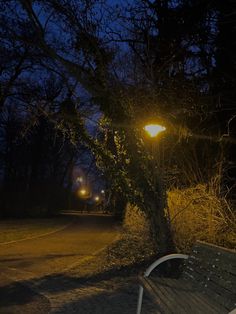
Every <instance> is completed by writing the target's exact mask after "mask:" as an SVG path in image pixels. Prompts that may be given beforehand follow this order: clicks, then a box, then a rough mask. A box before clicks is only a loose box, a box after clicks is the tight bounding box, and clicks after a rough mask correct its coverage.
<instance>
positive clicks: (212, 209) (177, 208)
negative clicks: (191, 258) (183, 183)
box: [168, 185, 236, 252]
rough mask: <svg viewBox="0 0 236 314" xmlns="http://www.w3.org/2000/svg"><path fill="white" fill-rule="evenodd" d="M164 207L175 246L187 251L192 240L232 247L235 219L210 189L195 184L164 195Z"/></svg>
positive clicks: (234, 241)
mask: <svg viewBox="0 0 236 314" xmlns="http://www.w3.org/2000/svg"><path fill="white" fill-rule="evenodd" d="M168 207H169V216H170V220H171V225H172V230H173V236H174V240H175V243H176V246H177V247H178V249H179V250H181V251H186V252H188V251H189V250H190V248H191V246H192V245H193V243H194V242H195V241H196V240H202V241H206V242H209V243H213V244H217V245H221V246H225V247H228V248H235V247H236V217H235V213H234V212H233V210H232V209H231V208H230V206H229V204H227V202H226V201H225V200H224V199H219V198H218V197H217V196H216V193H215V192H214V190H213V189H209V188H207V187H206V186H205V185H197V186H195V187H192V188H187V189H184V190H179V189H174V190H172V191H169V192H168Z"/></svg>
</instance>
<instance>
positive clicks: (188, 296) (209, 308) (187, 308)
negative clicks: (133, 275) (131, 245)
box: [137, 242, 236, 314]
mask: <svg viewBox="0 0 236 314" xmlns="http://www.w3.org/2000/svg"><path fill="white" fill-rule="evenodd" d="M171 259H183V260H184V266H183V272H182V274H181V276H180V278H178V279H173V278H164V277H158V276H157V275H153V274H152V276H151V277H150V278H149V275H150V274H151V272H152V271H153V270H154V269H155V268H156V267H157V266H159V265H160V264H162V263H164V262H166V261H168V260H171ZM139 279H140V287H139V299H138V305H137V314H140V313H141V307H142V298H143V291H144V289H145V290H147V291H148V292H149V293H150V295H151V296H152V297H153V299H154V301H155V302H156V304H157V313H163V314H170V313H173V314H224V313H229V312H231V311H233V310H234V309H235V308H236V252H235V251H233V250H227V249H224V248H221V247H218V246H215V245H210V244H207V243H203V242H197V243H196V245H195V246H194V247H193V249H192V252H191V254H190V255H189V256H187V255H184V254H170V255H167V256H164V257H162V258H160V259H158V260H157V261H156V262H154V263H153V264H152V265H150V266H149V268H148V269H147V270H146V272H145V273H144V276H141V277H140V278H139ZM232 313H236V312H234V311H233V312H232Z"/></svg>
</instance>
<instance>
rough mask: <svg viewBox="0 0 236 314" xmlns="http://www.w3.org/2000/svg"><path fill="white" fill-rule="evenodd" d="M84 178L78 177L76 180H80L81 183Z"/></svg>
mask: <svg viewBox="0 0 236 314" xmlns="http://www.w3.org/2000/svg"><path fill="white" fill-rule="evenodd" d="M83 181H84V180H83V177H78V178H77V179H76V182H80V183H82V182H83Z"/></svg>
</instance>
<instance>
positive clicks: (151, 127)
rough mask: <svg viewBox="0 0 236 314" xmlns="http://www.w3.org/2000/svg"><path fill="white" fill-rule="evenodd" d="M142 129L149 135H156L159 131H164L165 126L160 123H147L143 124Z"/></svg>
mask: <svg viewBox="0 0 236 314" xmlns="http://www.w3.org/2000/svg"><path fill="white" fill-rule="evenodd" d="M144 130H145V131H146V132H147V134H148V135H149V136H150V137H156V136H157V135H158V134H159V133H161V132H164V131H165V130H166V127H164V126H162V125H160V124H147V125H145V127H144Z"/></svg>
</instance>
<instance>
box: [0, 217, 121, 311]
mask: <svg viewBox="0 0 236 314" xmlns="http://www.w3.org/2000/svg"><path fill="white" fill-rule="evenodd" d="M74 218H75V220H74V222H73V223H72V224H71V225H69V226H68V227H67V228H66V229H64V230H62V231H59V232H56V233H54V234H51V235H48V236H45V237H41V238H37V239H31V240H26V241H22V242H16V243H12V244H8V245H3V246H1V247H0V295H2V296H0V313H4V314H6V313H21V312H17V310H14V309H13V308H14V300H13V299H14V298H15V297H16V298H17V295H18V296H20V288H19V286H18V284H15V282H14V280H17V279H18V280H20V281H24V280H29V279H31V280H35V279H39V278H41V279H42V278H45V277H46V276H50V275H53V274H62V273H63V272H64V271H65V270H66V269H68V268H70V267H73V265H76V264H79V263H80V262H82V261H84V259H87V258H89V257H91V256H93V255H95V254H96V253H97V252H98V251H100V250H101V249H103V248H105V247H106V246H107V245H108V244H109V243H111V242H112V241H113V240H115V238H116V237H117V235H118V229H117V227H116V225H115V222H114V220H113V218H112V217H110V216H103V215H78V214H77V215H76V214H75V217H74ZM10 278H11V279H10ZM25 289H26V287H25ZM8 290H9V291H11V293H12V291H13V292H14V291H15V294H13V295H10V296H7V291H8ZM17 291H18V292H17ZM21 292H22V290H21ZM4 293H5V294H6V295H5V296H4ZM22 293H23V295H22V298H23V299H24V297H25V298H26V299H27V295H28V294H29V291H23V292H22ZM32 293H33V292H32ZM7 298H11V300H8V301H7V300H6V299H7ZM42 298H43V297H42ZM31 299H32V298H31ZM36 299H37V298H36ZM37 302H41V303H42V304H44V305H45V306H47V304H46V303H45V302H46V301H45V300H44V299H41V300H38V301H37ZM37 302H36V303H35V305H32V306H33V308H34V309H35V308H36V307H37ZM11 303H12V304H13V308H12V309H10V307H9V306H10V305H11ZM24 304H25V310H26V307H27V301H25V303H24ZM33 308H29V311H28V312H27V311H24V313H30V312H31V311H32V309H33ZM39 308H40V307H39ZM42 308H43V307H42V306H41V309H42ZM22 313H23V312H22ZM34 313H35V314H36V313H40V311H38V312H37V311H35V310H34ZM42 313H46V311H45V310H44V311H43V312H42Z"/></svg>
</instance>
